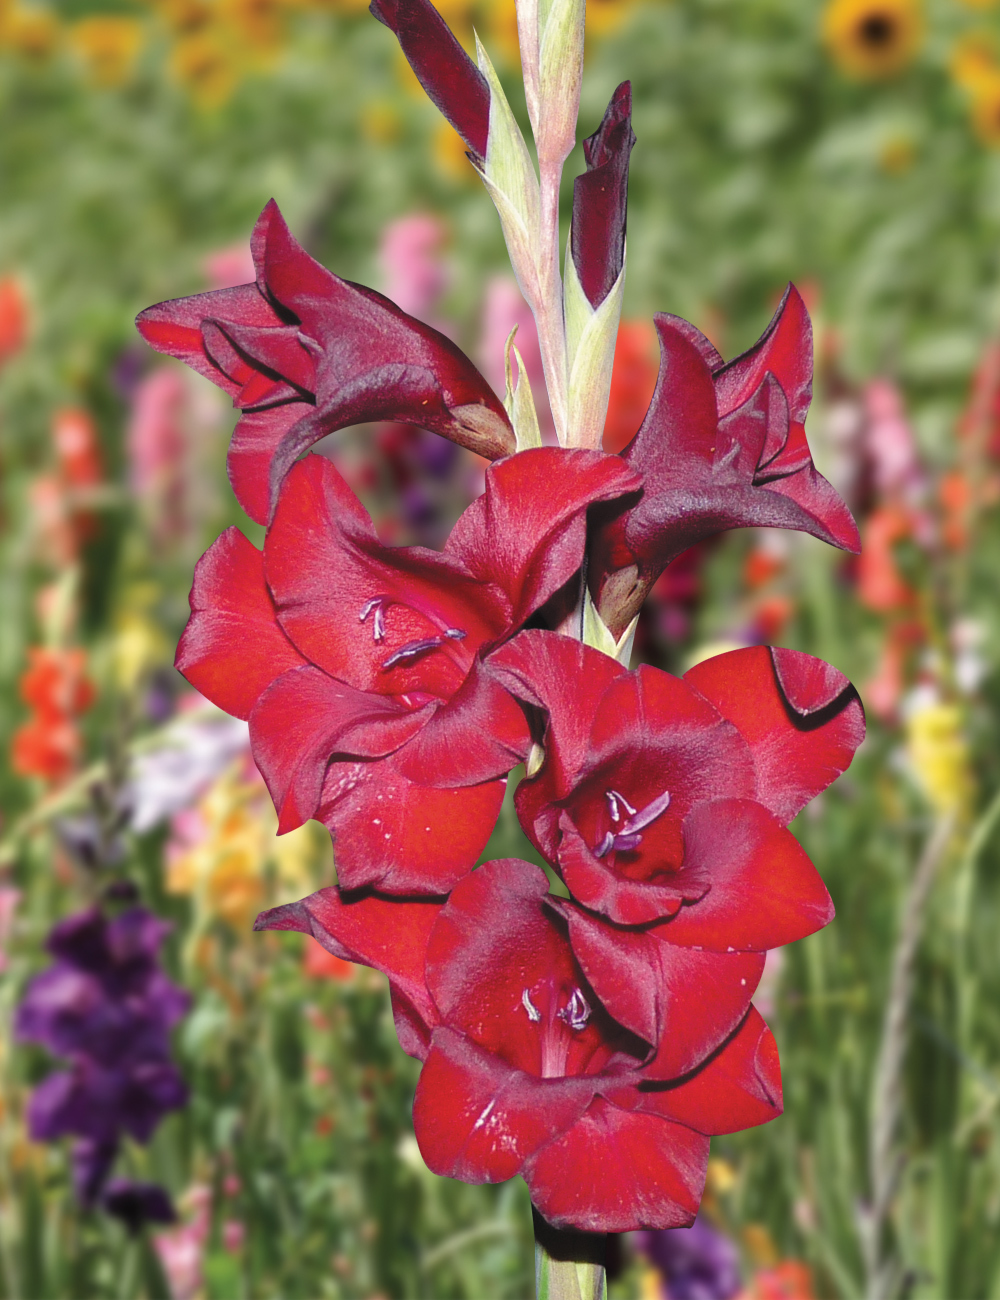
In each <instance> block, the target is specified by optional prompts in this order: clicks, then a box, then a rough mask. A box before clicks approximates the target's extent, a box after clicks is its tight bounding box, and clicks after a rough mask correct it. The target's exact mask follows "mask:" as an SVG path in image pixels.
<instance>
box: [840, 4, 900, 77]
mask: <svg viewBox="0 0 1000 1300" xmlns="http://www.w3.org/2000/svg"><path fill="white" fill-rule="evenodd" d="M923 34H924V21H923V14H922V12H921V7H920V4H919V0H829V3H828V4H827V7H826V9H825V11H824V13H823V38H824V40H825V42H826V44H827V46H828V48H829V50H830V53H831V54H832V55H833V58H834V61H835V62H836V63H837V64H838V65H839V66H840V68H841V69H842V70H843V71H844V72H847V73H849V74H850V75H851V76H854V77H863V78H872V79H875V78H879V77H891V76H892V75H893V74H894V73H897V72H899V71H900V70H901V69H903V68H905V67H906V65H907V64H908V63H909V62H910V61H911V59H912V58H913V56H914V55H915V54H916V52H917V49H918V47H919V45H920V42H921V40H922V38H923Z"/></svg>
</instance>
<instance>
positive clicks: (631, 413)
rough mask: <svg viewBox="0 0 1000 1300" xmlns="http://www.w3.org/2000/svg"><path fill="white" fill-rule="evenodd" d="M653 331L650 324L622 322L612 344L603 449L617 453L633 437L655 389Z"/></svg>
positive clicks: (640, 321)
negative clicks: (613, 356)
mask: <svg viewBox="0 0 1000 1300" xmlns="http://www.w3.org/2000/svg"><path fill="white" fill-rule="evenodd" d="M657 352H658V350H657V346H656V330H655V329H654V328H653V323H652V321H646V320H623V321H622V323H621V325H620V326H619V327H618V339H617V342H616V343H615V364H614V369H613V371H612V372H611V396H610V399H609V401H608V415H607V419H606V420H605V422H604V450H605V451H610V452H618V451H621V449H622V448H623V447H624V446H625V445H626V444H627V443H629V442H630V441H631V440H632V438H633V437H634V436H635V433H636V432H637V430H638V428H639V425H640V424H642V420H643V416H644V415H645V414H646V410H647V408H648V407H649V403H650V401H651V399H652V396H653V389H654V388H655V387H656V372H657V362H658V356H657Z"/></svg>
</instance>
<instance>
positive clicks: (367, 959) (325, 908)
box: [254, 888, 442, 1054]
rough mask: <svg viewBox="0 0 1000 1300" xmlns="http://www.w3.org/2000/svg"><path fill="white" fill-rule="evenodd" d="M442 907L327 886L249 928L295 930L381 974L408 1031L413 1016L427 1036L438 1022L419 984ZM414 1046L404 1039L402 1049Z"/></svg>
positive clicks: (274, 909) (427, 901)
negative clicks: (406, 1020) (406, 1021)
mask: <svg viewBox="0 0 1000 1300" xmlns="http://www.w3.org/2000/svg"><path fill="white" fill-rule="evenodd" d="M441 908H442V903H441V902H440V901H432V900H430V899H423V900H415V899H408V900H405V901H404V900H402V899H387V898H379V897H378V896H377V895H373V894H368V895H365V896H363V897H360V898H358V897H354V898H350V897H348V898H345V897H344V896H343V894H342V893H341V892H340V890H339V889H334V888H328V889H320V890H319V891H318V892H317V893H315V894H310V895H309V897H308V898H303V899H300V900H299V901H298V902H296V903H286V904H285V905H284V906H283V907H272V908H271V909H270V910H269V911H266V912H261V914H260V916H258V917H257V920H256V921H255V922H254V929H255V930H299V931H301V933H303V934H311V935H312V937H313V938H314V939H315V940H316V941H317V942H318V943H320V944H322V945H323V947H324V948H325V949H326V950H327V952H332V953H333V954H334V956H336V957H340V958H341V960H343V961H355V962H358V963H360V965H362V966H371V967H373V968H374V969H375V970H378V971H381V972H382V973H383V974H384V975H387V976H388V977H389V984H390V987H391V988H392V990H393V993H394V995H395V996H398V997H399V998H400V999H402V1002H403V1006H404V1008H405V1011H406V1013H407V1015H408V1016H409V1017H410V1020H409V1026H410V1028H411V1029H412V1026H413V1023H414V1021H413V1019H412V1018H413V1017H414V1016H415V1017H418V1018H419V1023H420V1025H421V1026H422V1027H423V1029H425V1030H426V1034H427V1036H428V1037H429V1035H430V1031H431V1030H432V1029H433V1028H434V1026H435V1025H437V1024H438V1023H439V1020H438V1015H437V1011H436V1009H435V1007H434V1004H433V1002H432V1000H431V997H430V994H429V993H428V992H427V986H426V983H425V981H424V960H425V957H426V953H427V942H428V939H429V938H430V933H431V930H432V929H433V927H434V922H435V921H436V920H437V918H438V916H439V914H440V912H441ZM404 1032H405V1030H404ZM401 1038H402V1035H401ZM413 1045H414V1044H413V1041H412V1039H410V1038H409V1036H408V1045H407V1043H404V1047H406V1050H410V1047H412V1046H413ZM411 1054H415V1053H411Z"/></svg>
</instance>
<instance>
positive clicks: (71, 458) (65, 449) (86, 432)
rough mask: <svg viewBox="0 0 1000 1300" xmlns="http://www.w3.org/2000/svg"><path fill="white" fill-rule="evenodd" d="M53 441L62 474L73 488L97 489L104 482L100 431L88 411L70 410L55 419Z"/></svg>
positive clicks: (58, 412)
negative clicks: (99, 439) (98, 432)
mask: <svg viewBox="0 0 1000 1300" xmlns="http://www.w3.org/2000/svg"><path fill="white" fill-rule="evenodd" d="M52 441H53V443H54V444H55V449H56V457H57V459H58V461H59V470H60V473H61V474H62V477H63V478H64V479H65V480H66V482H67V484H68V485H69V486H70V487H74V488H88V487H94V486H95V484H97V483H100V481H101V459H100V453H99V450H98V443H97V429H96V427H95V425H94V421H93V420H92V419H91V417H90V416H89V415H88V414H87V412H86V411H83V410H81V409H80V408H79V407H78V406H66V407H63V408H62V409H61V410H58V411H56V413H55V415H54V416H53V417H52Z"/></svg>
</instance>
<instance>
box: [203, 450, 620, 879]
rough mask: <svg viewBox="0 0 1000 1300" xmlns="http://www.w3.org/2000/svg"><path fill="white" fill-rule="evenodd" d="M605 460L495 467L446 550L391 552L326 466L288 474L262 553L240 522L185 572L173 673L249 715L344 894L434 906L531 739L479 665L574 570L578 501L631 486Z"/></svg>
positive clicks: (255, 741) (560, 455)
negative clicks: (424, 896) (184, 604)
mask: <svg viewBox="0 0 1000 1300" xmlns="http://www.w3.org/2000/svg"><path fill="white" fill-rule="evenodd" d="M636 485H637V480H636V478H635V475H634V474H632V473H631V472H630V471H629V470H628V469H627V467H626V466H625V465H624V464H623V463H622V461H621V460H619V459H618V458H617V457H614V456H607V455H605V454H603V453H601V452H587V451H563V450H560V449H558V448H538V449H536V450H534V451H527V452H522V453H521V454H519V455H518V456H515V457H512V458H510V459H508V460H505V461H503V462H502V463H501V464H499V465H496V466H493V467H491V469H490V470H488V472H487V476H486V492H485V493H484V495H483V496H482V497H480V498H479V499H478V500H477V501H475V502H474V503H473V504H472V505H471V506H470V507H469V509H468V510H466V511H465V513H464V514H463V515H462V516H461V518H460V519H459V521H458V523H457V524H456V526H455V528H454V530H453V532H452V534H451V537H450V539H449V541H448V543H447V546H446V547H445V550H444V551H443V552H442V553H439V552H437V551H429V550H425V549H423V548H421V547H412V548H403V547H386V546H383V545H381V543H380V542H379V540H378V538H377V536H376V534H375V530H374V528H373V527H372V523H371V520H370V519H369V517H368V515H367V514H366V513H365V511H364V509H363V507H362V506H361V503H360V502H359V501H358V499H357V498H356V497H355V496H354V494H353V493H352V492H351V490H350V488H348V486H347V484H346V483H345V482H344V480H343V479H342V478H341V477H340V475H339V474H338V473H337V471H336V470H335V469H334V467H333V465H332V464H331V463H330V462H329V461H327V460H325V459H324V458H323V457H320V456H310V457H307V458H306V459H305V460H304V461H302V462H301V463H299V464H298V465H296V466H295V468H294V469H293V470H292V472H291V473H290V474H289V475H288V478H287V480H286V483H285V486H284V488H283V490H282V494H281V498H280V501H279V503H278V507H277V510H276V512H275V516H274V521H273V523H272V525H271V527H270V529H269V531H268V534H267V538H266V541H265V544H264V552H263V555H262V554H261V553H260V552H259V551H257V550H256V549H255V548H254V547H253V546H251V544H250V543H249V542H248V541H247V540H246V539H245V538H244V537H243V535H242V533H240V532H239V531H238V530H237V529H235V528H231V529H229V530H228V532H226V533H224V534H223V535H222V537H220V538H219V540H218V541H217V542H216V543H215V544H214V546H212V547H211V548H210V550H209V551H208V552H207V554H206V555H205V556H204V557H203V558H202V560H201V562H200V563H199V565H198V568H197V570H196V572H195V581H194V587H193V589H192V592H191V608H192V611H193V612H192V616H191V620H190V622H189V624H188V626H187V629H186V630H185V632H184V635H183V637H182V638H181V643H180V646H179V647H178V652H177V666H178V668H179V669H180V670H181V671H182V672H183V673H184V675H185V676H186V677H187V678H188V680H189V681H190V682H191V684H192V685H193V686H195V687H196V689H197V690H199V691H201V693H202V694H203V695H205V696H207V697H208V698H209V699H210V700H212V701H214V702H215V703H216V704H218V705H219V707H220V708H223V709H226V710H227V711H228V712H229V713H234V714H236V716H238V717H242V718H249V721H250V738H251V744H252V747H253V754H254V759H255V761H256V763H257V766H258V767H259V768H260V770H261V773H262V774H263V776H264V779H265V780H266V782H267V784H268V788H269V789H270V792H271V796H272V798H273V799H274V803H275V807H276V808H277V810H278V817H279V831H287V830H292V829H293V828H294V827H296V826H298V825H300V824H301V823H302V822H303V821H305V820H306V819H308V818H309V817H312V816H314V815H315V816H318V817H319V818H320V819H321V820H322V821H324V822H325V823H326V825H327V826H328V827H329V828H330V830H331V831H332V832H333V833H334V836H335V840H336V851H337V869H338V873H339V879H340V882H341V884H343V885H344V886H345V887H347V888H351V889H354V888H358V887H360V886H363V885H373V884H378V886H379V888H381V889H383V890H385V891H389V892H392V893H408V892H430V893H444V892H446V891H447V890H448V889H449V888H450V887H451V886H452V885H453V884H454V883H455V881H456V880H457V879H458V878H459V877H460V876H461V875H462V874H464V872H466V871H467V870H469V868H470V867H471V866H472V864H473V863H474V862H475V860H476V858H477V857H478V855H479V853H480V852H481V851H482V848H483V846H484V845H485V843H486V840H487V839H488V838H489V834H490V831H491V830H492V828H493V824H494V822H495V821H496V817H497V814H498V812H499V809H500V804H501V801H502V798H503V782H502V781H500V780H498V778H499V777H502V776H505V775H506V773H507V772H509V771H510V769H511V767H513V766H514V764H515V763H517V762H518V761H519V760H520V759H521V758H523V756H524V754H525V753H526V751H527V746H528V744H529V743H530V742H529V737H528V732H527V727H526V724H525V721H524V717H523V714H522V712H521V710H520V708H519V707H518V705H517V704H516V703H515V701H514V700H513V699H512V698H511V697H510V696H509V695H508V694H507V692H506V691H505V690H504V689H503V688H502V687H501V686H500V685H499V684H498V683H497V682H496V681H495V680H494V679H493V677H492V676H491V674H490V672H489V670H488V666H487V664H486V663H485V662H484V661H485V659H486V656H487V655H488V654H489V652H490V650H491V649H492V647H494V646H495V645H497V644H498V643H500V642H502V641H503V640H505V639H506V638H507V637H509V636H511V635H512V634H513V633H514V632H516V631H517V629H518V628H519V627H521V626H522V625H523V623H524V622H525V620H526V619H527V618H528V617H529V616H530V615H531V614H532V613H533V612H534V611H535V610H536V609H538V608H539V607H540V606H541V605H543V604H544V603H545V602H546V601H547V600H548V599H549V597H550V596H552V595H553V594H554V593H555V592H556V591H558V589H559V588H560V587H562V586H563V584H564V583H566V582H567V581H568V580H569V579H570V578H571V577H572V576H573V574H574V573H575V572H576V570H577V569H578V568H579V565H580V560H581V556H582V554H583V546H584V532H585V527H586V519H585V517H586V511H587V507H588V506H590V505H592V504H593V503H594V502H598V501H606V500H609V499H611V498H613V497H614V496H616V495H619V494H620V493H622V492H629V491H634V490H635V487H636Z"/></svg>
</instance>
